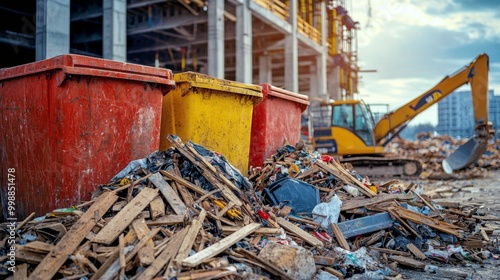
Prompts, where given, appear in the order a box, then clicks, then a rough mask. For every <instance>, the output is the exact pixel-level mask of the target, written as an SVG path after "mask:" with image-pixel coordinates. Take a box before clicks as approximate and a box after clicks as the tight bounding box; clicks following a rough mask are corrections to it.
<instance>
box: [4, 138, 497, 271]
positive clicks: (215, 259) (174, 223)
mask: <svg viewBox="0 0 500 280" xmlns="http://www.w3.org/2000/svg"><path fill="white" fill-rule="evenodd" d="M168 140H169V141H170V143H171V145H172V148H170V149H168V150H167V151H162V152H158V151H157V152H154V153H152V154H151V155H149V156H148V157H147V158H145V159H142V160H140V161H135V162H132V163H131V165H129V166H128V167H127V168H125V169H124V171H123V172H121V173H119V174H118V175H117V176H115V177H114V178H113V179H112V181H111V182H110V183H109V184H107V185H102V186H99V187H98V188H97V189H96V191H95V192H94V193H93V198H92V200H91V201H88V202H85V203H83V204H81V205H77V206H74V207H71V208H67V209H56V210H54V211H53V212H52V213H49V214H47V215H46V216H43V217H38V218H34V215H31V216H30V217H28V218H27V219H26V220H25V221H23V222H22V223H20V224H19V225H17V226H16V228H15V229H13V230H12V229H11V228H9V226H8V224H2V225H1V233H0V234H1V235H0V238H2V244H1V248H2V251H1V254H0V258H1V260H2V264H3V265H2V267H1V268H0V275H2V278H8V277H10V278H13V275H12V273H11V271H9V270H8V268H9V263H8V261H9V257H8V252H9V249H10V248H9V247H10V244H8V243H7V239H8V237H9V236H10V235H11V234H13V235H15V245H14V247H15V249H16V250H15V252H16V258H15V262H16V269H17V270H18V272H17V273H19V274H18V275H24V276H29V277H30V279H51V278H66V279H115V278H119V279H125V278H132V277H133V278H134V279H152V278H155V277H161V278H163V279H219V278H223V279H277V278H281V279H313V278H314V277H316V278H317V279H345V278H350V277H353V276H354V275H362V276H363V277H366V278H370V279H383V278H384V277H389V276H397V275H398V274H399V273H398V266H405V267H410V268H412V269H416V270H421V271H434V272H435V271H436V268H435V266H434V265H436V264H438V263H440V262H446V263H458V264H460V263H466V262H477V263H482V262H484V261H486V260H489V259H495V258H498V254H499V253H500V252H498V239H499V238H498V236H494V235H492V234H493V233H494V230H495V228H494V227H490V226H489V225H488V221H486V220H494V217H491V216H481V215H479V213H477V208H471V207H463V206H462V205H460V204H458V203H442V202H440V203H439V204H437V203H434V202H433V201H432V200H431V199H429V197H428V196H426V195H425V194H423V192H422V190H423V187H422V186H420V185H418V184H413V183H411V184H408V185H405V184H403V183H401V182H398V181H395V180H393V181H388V182H386V183H384V184H374V183H373V182H371V181H370V179H369V178H367V177H363V176H361V175H360V174H357V173H356V172H355V168H354V167H352V166H350V165H348V164H346V165H342V164H340V163H339V162H337V161H335V160H334V159H333V158H331V157H328V156H321V155H320V154H318V153H310V152H308V151H306V150H305V149H304V148H303V145H301V143H298V145H296V146H295V147H294V146H290V145H285V146H283V147H282V148H280V149H279V150H278V151H277V153H276V154H275V155H274V156H273V158H270V159H268V160H266V162H265V163H264V165H263V166H261V167H256V168H252V169H251V170H250V172H249V177H248V179H247V178H245V177H244V176H243V175H242V174H241V173H240V172H239V171H238V170H236V169H235V168H233V167H232V166H231V164H230V163H229V162H227V161H226V160H225V158H224V157H223V156H222V155H220V154H217V153H214V152H211V151H208V150H206V149H205V148H204V147H201V146H199V145H196V144H194V143H191V142H189V141H188V142H186V143H182V142H181V140H180V139H179V138H177V137H175V136H169V138H168ZM285 180H288V181H290V182H293V184H294V187H293V188H292V190H291V191H290V190H287V189H286V187H284V186H285V185H284V184H282V185H280V188H274V186H276V185H278V184H279V183H280V182H285ZM270 189H271V190H270ZM281 189H282V192H281V193H279V192H280V190H281ZM303 190H307V191H306V192H307V193H308V194H309V195H306V196H304V197H305V198H307V199H306V200H308V201H305V202H308V203H309V204H312V207H311V206H310V205H309V204H307V205H305V206H304V201H301V199H302V200H304V197H301V192H302V191H303ZM310 200H312V202H311V201H310ZM483 217H484V218H487V219H485V220H482V218H483ZM497 232H498V231H497ZM355 277H356V276H355ZM16 279H17V276H16Z"/></svg>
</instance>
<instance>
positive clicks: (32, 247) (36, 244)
mask: <svg viewBox="0 0 500 280" xmlns="http://www.w3.org/2000/svg"><path fill="white" fill-rule="evenodd" d="M53 248H54V245H52V244H49V243H45V242H41V241H33V242H30V243H28V244H26V245H25V246H24V249H25V250H27V251H30V252H35V253H42V254H48V253H49V252H50V251H51V250H52V249H53Z"/></svg>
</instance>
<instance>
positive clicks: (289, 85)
mask: <svg viewBox="0 0 500 280" xmlns="http://www.w3.org/2000/svg"><path fill="white" fill-rule="evenodd" d="M289 22H290V25H291V26H292V32H291V33H290V34H287V35H285V88H286V89H287V90H289V91H292V92H298V91H299V61H298V38H297V33H298V31H297V0H291V1H290V11H289Z"/></svg>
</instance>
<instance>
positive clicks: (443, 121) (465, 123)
mask: <svg viewBox="0 0 500 280" xmlns="http://www.w3.org/2000/svg"><path fill="white" fill-rule="evenodd" d="M488 95H489V104H490V105H489V115H488V118H489V121H491V122H493V128H494V129H495V130H496V135H497V137H498V136H500V131H499V130H500V96H496V95H495V94H494V91H493V90H489V91H488ZM437 105H438V126H437V132H438V133H439V134H446V135H450V136H453V137H461V138H469V137H471V136H472V135H474V110H473V106H472V95H471V92H470V91H458V92H455V93H453V94H451V95H449V96H447V97H445V99H443V100H441V101H440V102H439V103H437Z"/></svg>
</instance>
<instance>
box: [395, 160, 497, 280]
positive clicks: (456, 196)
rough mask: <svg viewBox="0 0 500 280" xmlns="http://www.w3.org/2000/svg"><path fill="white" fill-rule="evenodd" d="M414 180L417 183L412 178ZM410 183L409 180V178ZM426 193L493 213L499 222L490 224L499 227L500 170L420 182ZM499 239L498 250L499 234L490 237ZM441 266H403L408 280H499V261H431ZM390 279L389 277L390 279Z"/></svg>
mask: <svg viewBox="0 0 500 280" xmlns="http://www.w3.org/2000/svg"><path fill="white" fill-rule="evenodd" d="M412 182H414V183H417V182H415V180H413V181H412ZM408 183H409V181H408ZM418 183H420V184H421V185H422V186H423V187H424V193H425V194H427V195H429V196H431V197H432V199H433V200H434V201H435V202H436V203H438V204H439V202H440V201H449V202H460V203H461V204H462V205H465V206H471V207H477V208H478V210H477V214H478V215H483V214H484V215H494V216H497V217H499V219H498V220H496V221H488V225H489V226H491V227H493V228H498V229H500V170H497V171H491V172H488V173H487V174H486V175H485V177H484V178H480V179H471V180H449V181H424V180H422V181H419V182H418ZM490 238H491V239H492V240H493V241H496V247H495V248H496V251H497V252H496V253H497V255H498V253H499V251H500V245H499V244H500V242H499V240H500V235H493V236H490ZM428 264H432V265H436V266H437V267H438V269H437V271H436V272H435V273H429V272H424V271H415V270H412V269H404V268H400V270H399V271H400V272H401V274H402V275H403V276H404V277H403V278H406V279H436V280H437V279H478V280H479V279H480V280H487V279H500V260H492V259H488V260H485V261H484V263H483V264H480V263H473V262H466V263H464V264H462V265H452V264H445V263H439V262H434V261H432V262H428ZM388 279H389V278H388Z"/></svg>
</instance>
